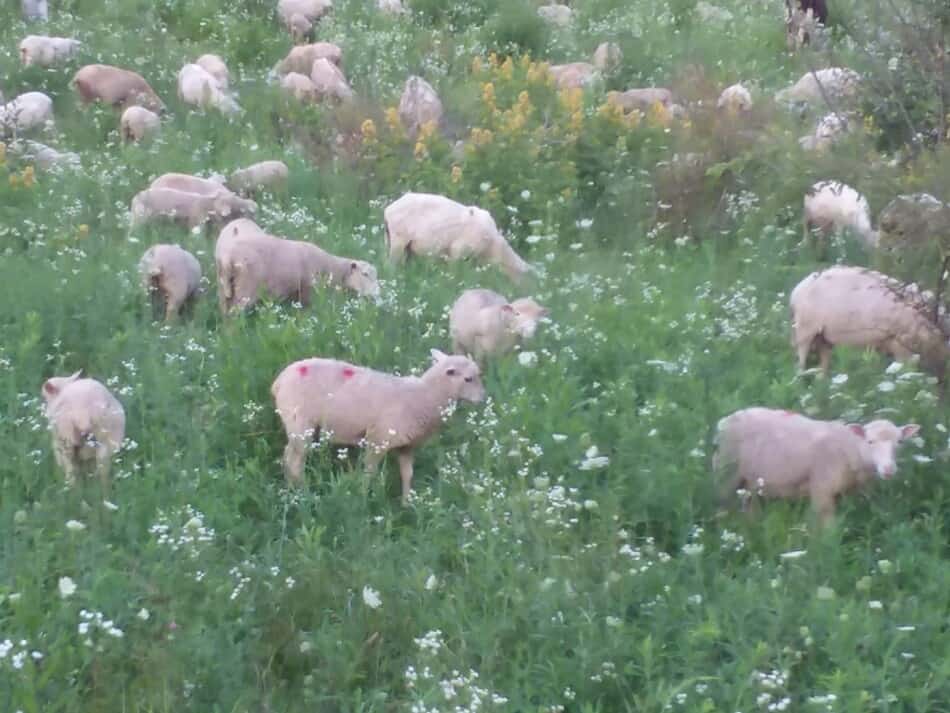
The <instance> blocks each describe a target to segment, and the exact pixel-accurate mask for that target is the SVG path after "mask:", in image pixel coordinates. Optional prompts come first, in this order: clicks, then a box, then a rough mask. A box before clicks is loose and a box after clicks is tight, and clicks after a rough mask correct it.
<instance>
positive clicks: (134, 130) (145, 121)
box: [119, 106, 162, 143]
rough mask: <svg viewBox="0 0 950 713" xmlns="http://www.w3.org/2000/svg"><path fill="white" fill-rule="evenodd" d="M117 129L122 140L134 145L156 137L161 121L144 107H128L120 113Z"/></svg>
mask: <svg viewBox="0 0 950 713" xmlns="http://www.w3.org/2000/svg"><path fill="white" fill-rule="evenodd" d="M119 127H120V131H121V134H122V140H123V141H126V142H133V143H135V142H138V141H144V140H145V139H150V138H152V137H153V136H156V135H157V134H158V132H159V131H161V129H162V120H161V119H160V118H159V116H158V114H156V113H155V112H153V111H150V110H148V109H146V108H145V107H144V106H130V107H129V108H128V109H126V110H125V111H123V112H122V118H121V119H120V120H119Z"/></svg>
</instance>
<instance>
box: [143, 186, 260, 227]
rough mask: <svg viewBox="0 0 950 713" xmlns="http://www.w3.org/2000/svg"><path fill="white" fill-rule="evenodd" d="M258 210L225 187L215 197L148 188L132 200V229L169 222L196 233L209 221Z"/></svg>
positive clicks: (252, 202) (250, 213)
mask: <svg viewBox="0 0 950 713" xmlns="http://www.w3.org/2000/svg"><path fill="white" fill-rule="evenodd" d="M256 211H257V204H256V203H255V202H254V201H249V200H244V199H243V198H239V197H238V196H236V195H234V194H233V193H231V192H230V191H229V190H227V189H224V188H222V189H221V190H220V191H218V193H216V194H214V195H200V194H197V193H186V192H185V191H176V190H175V189H173V188H147V189H145V190H144V191H140V192H139V193H137V194H136V195H135V197H134V198H133V199H132V209H131V212H132V219H131V223H130V230H134V229H135V228H138V227H140V226H142V225H146V224H148V223H151V222H155V221H170V222H172V223H175V224H176V225H181V226H184V227H187V228H188V229H189V230H193V229H194V228H197V227H199V226H202V225H204V224H205V223H206V222H208V221H209V220H226V219H229V218H233V217H234V216H235V215H238V216H242V215H253V214H254V213H255V212H256Z"/></svg>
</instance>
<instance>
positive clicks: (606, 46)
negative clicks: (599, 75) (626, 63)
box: [590, 42, 623, 73]
mask: <svg viewBox="0 0 950 713" xmlns="http://www.w3.org/2000/svg"><path fill="white" fill-rule="evenodd" d="M590 61H591V64H593V65H594V67H596V68H597V69H598V70H599V71H601V72H606V73H610V72H615V71H617V70H618V69H619V68H620V65H621V64H623V51H622V50H621V49H620V46H619V45H618V44H616V43H615V42H601V43H600V44H599V45H597V49H595V50H594V56H593V57H591V60H590Z"/></svg>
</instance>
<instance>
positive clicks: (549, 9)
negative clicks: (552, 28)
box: [538, 3, 574, 27]
mask: <svg viewBox="0 0 950 713" xmlns="http://www.w3.org/2000/svg"><path fill="white" fill-rule="evenodd" d="M538 15H539V16H540V18H541V19H542V20H544V21H545V22H549V23H551V24H552V25H557V26H558V27H567V26H568V25H570V24H571V19H572V18H573V17H574V13H573V12H572V11H571V8H569V7H568V6H567V5H560V4H558V3H551V4H550V5H542V6H541V7H539V8H538Z"/></svg>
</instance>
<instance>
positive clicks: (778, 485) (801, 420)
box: [713, 407, 920, 525]
mask: <svg viewBox="0 0 950 713" xmlns="http://www.w3.org/2000/svg"><path fill="white" fill-rule="evenodd" d="M919 430H920V427H919V426H918V425H917V424H914V423H911V424H907V425H906V426H895V425H894V424H893V423H891V422H890V421H883V420H881V421H871V422H870V423H868V424H865V425H863V426H862V425H861V424H857V423H853V424H844V423H842V422H840V421H817V420H814V419H810V418H806V417H805V416H802V415H801V414H797V413H793V412H791V411H780V410H776V409H768V408H760V407H754V408H747V409H743V410H741V411H736V412H735V413H733V414H730V415H729V416H726V417H725V418H723V419H722V420H721V421H719V424H718V429H717V431H718V433H717V445H718V448H717V452H716V454H715V456H714V457H713V468H714V469H715V470H717V471H720V472H722V471H725V472H726V473H727V474H728V476H729V478H728V480H727V481H726V493H724V494H728V492H734V491H735V490H737V489H738V488H742V489H744V490H746V491H748V492H751V493H756V494H758V495H761V496H763V497H766V498H806V497H807V498H809V499H810V500H811V505H812V508H813V509H814V511H815V513H816V514H817V515H818V519H819V523H820V524H822V525H826V524H828V523H829V522H830V521H831V519H832V517H834V513H835V500H836V498H837V497H838V496H839V495H842V494H844V493H846V492H848V491H850V490H854V489H856V488H860V487H863V486H865V485H867V483H868V482H869V481H870V480H872V479H873V478H874V477H875V476H876V477H878V478H881V479H882V480H887V479H890V478H892V477H893V476H894V474H895V473H896V472H897V462H896V455H897V447H898V445H899V444H900V443H901V442H902V441H906V440H907V439H909V438H912V437H913V436H914V435H916V433H917V432H918V431H919Z"/></svg>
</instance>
